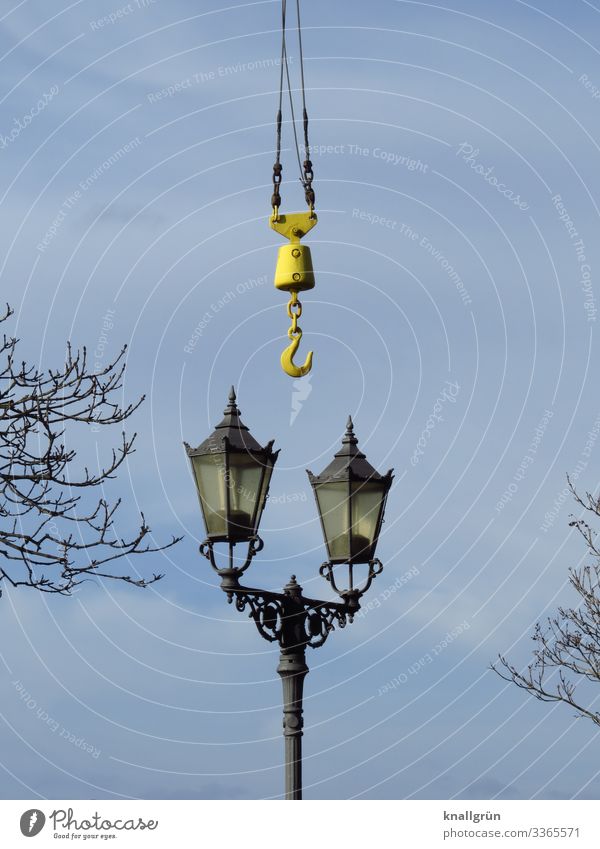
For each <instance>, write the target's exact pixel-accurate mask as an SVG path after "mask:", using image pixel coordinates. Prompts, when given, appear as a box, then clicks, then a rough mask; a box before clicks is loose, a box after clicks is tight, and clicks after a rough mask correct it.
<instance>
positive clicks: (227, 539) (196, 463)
mask: <svg viewBox="0 0 600 849" xmlns="http://www.w3.org/2000/svg"><path fill="white" fill-rule="evenodd" d="M239 415H240V413H239V410H238V408H237V405H236V398H235V392H234V391H233V388H232V390H231V392H230V395H229V405H228V407H227V408H226V410H225V418H224V419H223V421H222V422H221V423H220V424H219V425H217V429H216V431H215V433H213V434H212V435H211V436H210V437H209V438H208V439H206V440H205V441H204V442H203V443H202V444H201V445H200V446H199V447H198V448H191V447H190V446H189V445H187V444H186V450H187V453H188V456H189V458H190V461H191V463H192V470H193V473H194V477H195V480H196V485H197V488H198V496H199V499H200V506H201V508H202V512H203V516H204V522H205V525H206V529H207V534H208V536H207V538H206V539H205V540H204V542H203V543H202V544H201V546H200V553H201V554H202V555H203V556H204V557H206V559H207V560H208V561H209V562H210V565H211V566H212V568H213V569H214V570H215V572H216V573H217V574H218V575H219V577H220V579H221V589H222V590H223V591H224V592H225V594H226V596H227V601H228V602H229V604H232V603H235V607H236V610H238V611H239V612H240V613H242V612H247V614H248V616H249V617H250V618H251V619H253V620H254V623H255V625H256V627H257V629H258V632H259V634H260V635H261V637H263V639H265V640H267V641H268V642H271V643H277V644H278V645H279V650H280V653H279V665H278V666H277V672H278V674H279V676H280V678H281V681H282V685H283V736H284V742H285V798H286V799H289V800H292V799H294V800H295V799H302V734H303V716H302V696H303V687H304V679H305V677H306V675H307V674H308V666H307V663H306V649H307V648H309V647H310V648H314V649H316V648H319V647H320V646H322V645H323V644H324V643H325V641H326V640H327V638H328V636H329V634H330V633H331V632H332V631H333V630H334V629H335V628H336V627H338V628H345V627H346V625H347V624H348V623H350V622H352V620H353V618H354V614H355V613H356V612H357V611H358V610H359V609H360V599H361V598H362V596H363V595H364V594H365V593H366V592H367V591H368V589H369V588H370V586H371V583H372V582H373V579H374V578H375V577H376V576H377V575H379V574H380V573H381V571H382V569H383V565H382V564H381V561H379V560H378V559H377V558H375V548H376V545H377V540H378V537H379V531H380V529H381V523H382V521H383V513H384V509H385V502H386V498H387V493H388V490H389V488H390V486H391V482H392V471H391V470H390V471H389V472H388V473H387V475H385V476H382V475H379V474H378V473H377V472H376V471H375V469H374V468H373V467H372V466H371V465H370V464H369V463H368V462H367V460H366V458H365V455H364V454H362V453H361V452H360V451H359V450H358V441H357V439H356V437H355V436H354V430H353V425H352V420H351V419H349V420H348V425H347V429H346V434H345V436H344V439H343V440H342V448H341V449H340V451H339V452H338V453H337V454H336V455H335V457H334V460H333V462H332V463H331V464H330V465H329V466H328V467H327V469H325V470H324V471H323V472H322V473H321V474H320V475H317V476H315V475H312V474H311V473H310V472H309V478H310V481H311V484H312V486H313V488H314V490H315V496H316V501H317V507H318V509H319V515H320V518H321V525H322V528H323V532H324V535H325V542H326V545H327V549H328V552H329V556H330V559H329V560H328V561H327V562H326V563H324V564H323V565H322V566H321V568H320V573H321V575H322V576H323V577H324V578H325V579H326V580H327V582H328V583H329V585H330V587H331V589H332V590H333V592H334V593H336V594H337V595H338V596H339V598H340V601H324V600H322V599H313V598H308V597H307V596H305V595H304V594H303V591H302V587H301V586H300V584H299V583H298V582H297V580H296V576H295V575H292V577H291V578H290V581H289V583H287V584H286V586H285V587H284V588H283V591H282V592H273V591H271V590H264V589H258V588H255V587H247V586H245V585H243V584H242V583H240V578H241V577H242V576H243V574H244V573H245V572H246V570H247V569H248V568H249V567H250V565H251V563H252V560H253V559H254V557H255V555H256V554H257V553H258V552H259V551H260V550H261V549H262V547H263V542H262V540H261V539H260V537H259V536H258V526H259V523H260V518H261V515H262V512H263V509H264V506H265V503H266V500H267V495H268V489H269V482H270V477H271V473H272V471H273V466H274V465H275V461H276V459H277V454H278V452H273V450H272V446H273V443H272V442H270V443H268V445H267V446H265V447H264V448H262V447H261V446H260V445H259V444H258V442H256V440H255V439H254V438H253V437H252V436H251V435H250V433H249V431H248V428H247V427H246V426H245V425H243V424H242V422H241V420H240V417H239ZM219 543H226V544H227V546H228V548H229V556H228V557H226V558H225V562H224V564H221V565H220V564H219V563H218V562H217V557H216V551H215V545H217V544H219ZM238 544H247V553H246V557H245V560H243V558H242V559H241V560H240V559H236V558H235V557H234V554H233V552H234V547H235V546H236V545H238ZM242 560H243V562H242ZM359 565H360V566H362V567H363V579H362V583H361V582H359V586H356V575H355V567H357V566H359ZM344 566H345V567H346V568H347V569H348V577H347V580H346V582H345V583H346V585H347V586H346V588H345V589H341V588H340V587H338V584H337V583H336V581H337V582H339V581H340V576H339V570H340V568H343V567H344ZM365 568H366V575H365V574H364V569H365Z"/></svg>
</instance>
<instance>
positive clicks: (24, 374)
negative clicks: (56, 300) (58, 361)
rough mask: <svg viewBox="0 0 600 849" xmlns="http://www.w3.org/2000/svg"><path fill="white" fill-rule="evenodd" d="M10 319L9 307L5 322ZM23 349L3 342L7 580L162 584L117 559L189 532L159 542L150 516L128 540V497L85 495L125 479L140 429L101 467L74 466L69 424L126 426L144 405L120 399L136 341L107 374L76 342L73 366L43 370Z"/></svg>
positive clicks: (0, 496) (64, 586)
mask: <svg viewBox="0 0 600 849" xmlns="http://www.w3.org/2000/svg"><path fill="white" fill-rule="evenodd" d="M11 315H12V310H11V308H10V307H9V306H7V307H6V310H5V311H4V313H3V314H1V315H0V324H2V323H3V322H5V321H6V320H7V319H9V318H10V316H11ZM17 345H18V339H15V338H14V337H10V336H6V335H4V336H3V337H2V338H1V339H0V362H1V363H3V364H2V365H0V556H1V557H2V558H3V560H4V565H3V566H0V584H1V583H2V581H6V582H7V583H8V584H10V585H11V586H13V587H19V586H27V587H32V588H34V589H37V590H40V591H41V592H48V593H61V594H63V595H68V594H69V593H70V592H71V590H72V589H73V587H75V586H76V585H77V584H80V583H81V582H82V581H83V580H84V579H85V578H88V577H90V576H96V577H102V578H112V579H114V580H119V581H124V582H126V583H129V584H133V585H135V586H137V587H146V586H148V585H149V584H151V583H154V581H158V580H159V579H160V578H161V577H162V575H159V574H154V575H152V577H151V578H133V577H131V576H129V575H120V574H114V573H112V571H110V564H112V563H113V562H114V561H116V560H120V559H121V558H125V557H129V556H130V555H137V554H146V553H149V552H156V551H162V550H164V549H165V548H169V547H170V546H172V545H174V544H175V543H176V542H178V541H179V539H180V538H173V539H171V541H170V542H168V543H166V545H161V546H155V545H153V544H152V543H151V542H150V537H149V535H150V528H149V527H148V525H147V524H146V520H145V518H144V515H143V514H142V515H141V517H140V525H139V528H138V529H137V531H136V532H135V533H134V534H133V535H132V536H131V537H130V538H128V539H123V538H120V537H119V536H118V535H117V533H116V530H115V525H114V522H115V514H116V511H117V509H118V507H119V505H120V503H121V501H120V499H119V500H118V501H116V502H115V503H114V504H110V503H109V502H108V501H107V500H106V499H105V498H103V497H102V498H99V499H98V500H96V501H95V503H93V504H92V505H91V506H90V507H85V506H84V505H83V503H82V501H81V499H82V497H83V496H85V495H87V494H88V493H89V492H90V491H91V490H93V489H94V488H95V487H98V486H101V485H103V484H104V483H106V481H108V480H111V479H112V478H115V477H116V476H117V472H118V470H119V468H120V466H121V465H122V463H124V462H125V460H126V459H127V457H129V456H130V455H131V454H132V453H133V452H134V451H135V448H134V443H135V438H136V434H133V436H131V437H127V436H126V434H125V433H124V432H122V433H121V441H120V443H119V445H118V446H117V447H116V448H113V449H112V451H111V454H110V456H109V458H108V460H107V462H105V463H104V465H101V466H100V468H99V469H98V470H94V471H92V470H90V468H89V467H88V466H84V467H83V469H81V470H80V471H79V472H77V471H74V470H75V468H76V465H77V462H76V461H77V459H78V452H77V450H76V449H74V448H67V447H66V446H65V444H64V441H63V439H64V437H65V432H66V429H67V428H72V427H74V426H75V425H78V424H85V425H91V426H94V427H95V428H98V427H100V426H102V427H104V426H108V425H118V424H122V423H123V422H124V421H125V420H126V419H128V418H129V417H130V416H131V415H132V414H133V413H134V412H135V411H136V410H137V408H138V407H139V406H140V404H141V403H142V401H143V400H144V397H142V398H140V399H139V400H138V401H137V402H136V403H134V404H129V405H128V406H125V407H123V406H120V405H119V404H118V403H116V402H115V401H114V400H113V399H114V398H115V397H116V393H117V392H118V390H119V389H121V388H122V385H123V374H124V370H125V355H126V350H127V347H126V346H124V347H123V348H122V349H121V351H120V353H119V355H118V356H117V358H116V359H115V360H113V361H111V362H109V363H108V364H107V365H106V366H105V367H104V368H102V369H101V370H100V371H90V369H89V365H88V360H87V353H86V349H85V348H82V349H81V350H78V351H75V352H74V351H73V350H72V348H71V345H70V343H68V344H67V349H66V355H65V362H64V364H63V365H62V366H61V367H60V368H59V369H56V370H53V369H48V370H47V371H45V372H43V371H40V370H38V369H37V368H36V367H34V366H29V365H27V363H25V362H20V363H18V362H17V359H16V349H17ZM11 564H12V565H11ZM0 594H1V590H0Z"/></svg>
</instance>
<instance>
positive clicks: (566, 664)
mask: <svg viewBox="0 0 600 849" xmlns="http://www.w3.org/2000/svg"><path fill="white" fill-rule="evenodd" d="M568 483H569V487H570V489H571V493H572V494H573V497H574V498H575V501H576V502H577V504H579V506H580V507H582V508H583V509H584V510H585V511H586V513H584V514H583V515H584V516H585V515H586V514H587V515H588V516H589V514H592V515H593V516H594V517H600V498H596V497H594V496H593V495H592V494H591V493H589V492H586V494H585V497H581V496H580V495H578V493H577V492H576V490H575V488H574V487H573V484H572V483H571V481H570V480H568ZM569 525H570V527H573V528H577V530H578V531H579V533H580V534H581V535H582V537H583V539H584V540H585V543H586V546H587V548H588V551H589V553H590V555H591V557H592V558H593V563H592V564H590V565H586V566H584V567H582V568H579V569H570V570H569V583H570V585H571V587H572V588H573V589H574V590H575V592H576V593H577V596H578V597H579V600H578V604H577V606H576V607H559V608H558V612H557V614H556V615H555V616H554V617H551V618H549V619H548V620H547V622H546V624H545V626H544V627H542V625H541V624H540V623H538V624H537V625H536V626H535V630H534V633H533V640H534V642H535V644H536V648H535V650H534V652H533V661H532V663H531V664H530V665H529V666H528V667H527V669H526V671H522V672H520V671H519V670H518V669H516V668H515V667H514V666H512V665H511V664H510V663H509V662H508V661H507V660H506V658H504V657H502V656H501V657H500V658H499V663H498V665H494V666H493V667H492V668H493V669H494V670H495V671H496V672H497V673H498V674H499V675H500V676H501V677H502V678H504V679H505V680H506V681H511V682H513V683H514V684H516V685H517V686H518V687H520V688H521V689H523V690H526V691H527V692H528V693H530V694H531V695H532V696H535V698H536V699H539V700H540V701H542V702H563V703H564V704H567V705H569V706H570V707H571V708H573V710H574V711H575V713H576V715H578V716H584V717H587V718H588V719H591V720H592V721H593V722H595V723H596V724H597V725H600V711H598V710H595V709H594V708H593V706H592V704H591V703H590V702H591V701H592V699H593V694H592V695H591V696H590V698H589V699H587V698H585V697H584V698H581V696H583V695H584V693H585V692H587V688H584V690H583V691H582V690H579V689H578V690H577V693H576V688H577V685H578V684H580V683H583V682H585V681H587V682H592V683H595V684H599V683H600V548H599V546H598V543H597V541H596V540H597V534H596V532H595V531H594V530H593V528H592V527H591V526H590V525H589V524H588V522H587V521H586V520H585V519H576V518H574V517H572V519H571V521H570V522H569Z"/></svg>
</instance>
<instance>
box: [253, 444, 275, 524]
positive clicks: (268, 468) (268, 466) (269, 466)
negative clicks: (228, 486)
mask: <svg viewBox="0 0 600 849" xmlns="http://www.w3.org/2000/svg"><path fill="white" fill-rule="evenodd" d="M264 469H265V475H264V478H263V482H262V489H261V491H260V499H259V501H258V513H257V514H256V521H255V523H254V525H255V528H258V526H259V524H260V517H261V516H262V511H263V510H264V508H265V498H266V497H267V493H268V491H269V485H270V483H271V475H272V474H273V462H272V460H265V463H264Z"/></svg>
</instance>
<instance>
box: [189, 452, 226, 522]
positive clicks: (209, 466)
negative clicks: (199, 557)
mask: <svg viewBox="0 0 600 849" xmlns="http://www.w3.org/2000/svg"><path fill="white" fill-rule="evenodd" d="M192 468H193V470H194V477H195V479H196V487H197V489H198V497H199V498H200V507H201V508H202V513H203V515H204V523H205V525H206V532H207V533H208V534H209V536H218V535H222V536H225V535H226V533H227V521H226V515H227V493H226V486H225V477H226V476H225V454H223V453H220V452H219V453H215V454H208V455H204V456H201V457H192Z"/></svg>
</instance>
